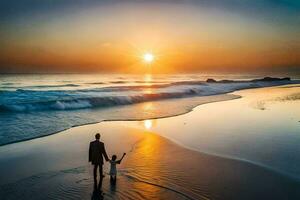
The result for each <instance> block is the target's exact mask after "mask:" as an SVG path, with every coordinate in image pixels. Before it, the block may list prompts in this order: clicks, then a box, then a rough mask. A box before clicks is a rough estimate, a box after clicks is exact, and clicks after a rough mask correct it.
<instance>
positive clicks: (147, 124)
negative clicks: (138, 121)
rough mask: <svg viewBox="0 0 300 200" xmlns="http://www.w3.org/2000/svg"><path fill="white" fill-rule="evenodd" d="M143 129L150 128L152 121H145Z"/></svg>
mask: <svg viewBox="0 0 300 200" xmlns="http://www.w3.org/2000/svg"><path fill="white" fill-rule="evenodd" d="M144 127H145V128H146V129H148V130H150V129H151V128H152V120H145V121H144Z"/></svg>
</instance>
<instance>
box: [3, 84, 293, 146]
mask: <svg viewBox="0 0 300 200" xmlns="http://www.w3.org/2000/svg"><path fill="white" fill-rule="evenodd" d="M289 85H295V83H285V84H282V85H278V86H265V87H254V88H246V89H238V90H235V91H232V92H229V93H220V94H216V95H206V96H192V97H183V98H172V99H163V100H155V101H149V102H141V103H137V104H132V105H138V104H144V103H151V102H164V101H172V100H178V99H181V100H182V99H193V98H205V97H214V96H216V97H218V96H224V97H226V96H232V97H231V98H228V99H226V98H225V99H221V100H212V101H209V102H204V103H201V102H200V103H198V104H196V105H193V107H192V108H190V109H186V110H185V111H183V112H180V113H175V114H170V115H163V116H158V117H145V118H131V119H104V120H101V121H97V122H90V123H84V124H78V125H73V126H71V127H68V128H65V129H61V130H58V131H55V132H52V133H49V134H46V135H40V136H36V137H32V138H28V139H22V140H19V141H12V142H7V143H4V144H1V145H0V147H2V146H6V145H10V144H15V143H20V142H25V141H29V140H34V139H37V138H43V137H47V136H50V135H53V134H57V133H59V132H62V131H65V130H68V129H71V128H73V127H78V126H84V125H89V124H97V123H101V122H105V121H125V122H126V121H143V120H148V119H163V118H168V117H176V116H180V115H184V114H187V113H189V112H191V111H193V109H195V108H197V107H198V106H201V105H204V104H209V103H215V102H222V101H230V100H234V99H238V98H242V96H239V95H235V94H233V93H235V92H238V91H246V90H252V89H260V88H272V87H281V86H289ZM124 106H130V105H119V106H115V107H114V108H116V107H124ZM108 109H109V108H108Z"/></svg>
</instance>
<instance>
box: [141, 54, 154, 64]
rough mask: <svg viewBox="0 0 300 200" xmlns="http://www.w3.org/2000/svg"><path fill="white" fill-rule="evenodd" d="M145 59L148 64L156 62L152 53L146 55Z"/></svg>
mask: <svg viewBox="0 0 300 200" xmlns="http://www.w3.org/2000/svg"><path fill="white" fill-rule="evenodd" d="M143 59H144V61H145V62H146V63H151V62H153V60H154V56H153V54H152V53H145V54H144V56H143Z"/></svg>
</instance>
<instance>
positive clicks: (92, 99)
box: [0, 74, 299, 145]
mask: <svg viewBox="0 0 300 200" xmlns="http://www.w3.org/2000/svg"><path fill="white" fill-rule="evenodd" d="M259 78H262V77H261V76H250V75H248V76H245V75H201V74H192V75H190V74H182V75H120V74H115V75H103V74H27V75H24V74H15V75H1V76H0V124H1V132H0V145H5V144H9V143H14V142H19V141H23V140H28V139H32V138H36V137H41V136H46V135H49V134H53V133H56V132H59V131H61V130H65V129H68V128H70V127H73V126H78V125H83V124H88V123H95V122H100V121H103V120H133V119H148V118H160V117H165V116H172V115H177V114H180V112H179V111H178V110H176V104H174V103H173V105H172V106H170V107H168V101H170V102H171V101H173V100H174V99H181V101H180V102H181V103H182V105H184V107H183V109H185V108H186V109H190V107H191V105H189V104H190V101H189V99H192V98H194V97H203V96H213V95H218V94H226V93H229V92H233V91H237V90H241V89H247V88H259V87H267V86H276V85H282V84H291V83H298V82H299V81H298V80H293V81H289V80H280V81H260V80H257V79H259ZM207 79H214V80H216V82H215V81H214V80H210V81H207ZM255 79H256V80H255ZM162 101H163V102H164V105H167V106H166V107H165V106H163V107H161V106H158V107H156V108H155V109H154V110H152V111H150V112H149V111H145V110H141V109H139V107H138V106H137V105H139V104H141V103H144V102H162ZM193 103H194V104H195V102H193ZM170 105H171V104H170ZM174 105H175V106H174ZM186 111H188V110H186ZM178 112H179V113H178ZM181 112H182V111H181Z"/></svg>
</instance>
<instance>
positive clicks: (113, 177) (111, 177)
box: [110, 175, 117, 184]
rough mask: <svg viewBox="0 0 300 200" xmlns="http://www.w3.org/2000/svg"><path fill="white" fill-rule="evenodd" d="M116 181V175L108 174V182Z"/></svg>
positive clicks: (114, 182) (113, 182)
mask: <svg viewBox="0 0 300 200" xmlns="http://www.w3.org/2000/svg"><path fill="white" fill-rule="evenodd" d="M116 181H117V176H116V175H110V183H111V184H116Z"/></svg>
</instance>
